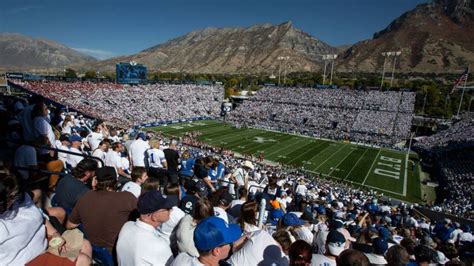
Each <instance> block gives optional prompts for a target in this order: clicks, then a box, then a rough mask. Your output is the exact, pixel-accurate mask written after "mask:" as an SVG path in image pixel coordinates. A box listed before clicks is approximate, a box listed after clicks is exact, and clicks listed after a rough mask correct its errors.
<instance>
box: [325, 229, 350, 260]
mask: <svg viewBox="0 0 474 266" xmlns="http://www.w3.org/2000/svg"><path fill="white" fill-rule="evenodd" d="M345 243H346V238H345V237H344V235H343V234H342V233H341V232H339V231H337V230H331V231H329V234H328V236H327V238H326V244H327V246H328V251H329V253H330V254H332V255H334V256H339V254H341V253H342V252H343V251H344V249H345Z"/></svg>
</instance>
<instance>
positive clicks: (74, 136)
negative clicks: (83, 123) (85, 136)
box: [69, 135, 82, 142]
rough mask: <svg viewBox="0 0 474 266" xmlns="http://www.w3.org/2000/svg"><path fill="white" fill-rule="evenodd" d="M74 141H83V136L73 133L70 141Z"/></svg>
mask: <svg viewBox="0 0 474 266" xmlns="http://www.w3.org/2000/svg"><path fill="white" fill-rule="evenodd" d="M74 141H79V142H80V141H82V138H81V137H80V136H78V135H71V136H70V137H69V142H74Z"/></svg>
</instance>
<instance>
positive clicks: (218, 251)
mask: <svg viewBox="0 0 474 266" xmlns="http://www.w3.org/2000/svg"><path fill="white" fill-rule="evenodd" d="M241 234H242V230H240V228H239V226H238V225H236V224H227V223H226V222H225V221H224V220H222V219H219V218H217V217H208V218H206V219H204V220H203V221H201V222H200V223H199V224H198V225H197V227H196V229H195V231H194V243H195V245H196V248H197V250H198V252H199V257H197V258H196V257H192V256H190V255H189V254H187V253H181V254H180V255H179V256H178V257H176V259H175V261H174V262H173V264H172V265H176V266H180V265H212V266H217V265H219V261H221V260H224V259H226V258H227V257H228V256H229V252H230V251H231V249H232V245H231V244H232V243H234V242H236V241H237V240H239V239H240V237H241Z"/></svg>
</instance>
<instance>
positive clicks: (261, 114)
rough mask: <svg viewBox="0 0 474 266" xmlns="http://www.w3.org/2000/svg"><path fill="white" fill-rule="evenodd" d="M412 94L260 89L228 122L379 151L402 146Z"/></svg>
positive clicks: (411, 113)
mask: <svg viewBox="0 0 474 266" xmlns="http://www.w3.org/2000/svg"><path fill="white" fill-rule="evenodd" d="M414 104H415V94H414V93H413V92H406V91H405V92H395V91H386V92H381V91H352V90H342V89H326V90H324V89H322V90H315V89H313V88H263V89H261V90H259V91H258V92H257V94H256V95H255V97H253V98H252V99H251V100H250V101H246V102H245V103H244V105H243V106H241V108H239V109H238V110H236V111H234V112H232V113H231V114H230V116H229V118H228V119H229V120H230V121H234V122H236V123H244V124H246V125H250V126H256V127H260V128H267V129H275V130H279V131H289V132H298V133H303V134H309V135H311V136H317V137H324V138H330V139H350V140H355V141H361V142H366V143H373V144H378V145H393V144H395V143H398V142H401V141H402V140H406V139H407V138H408V137H409V134H410V129H411V120H412V116H413V110H414Z"/></svg>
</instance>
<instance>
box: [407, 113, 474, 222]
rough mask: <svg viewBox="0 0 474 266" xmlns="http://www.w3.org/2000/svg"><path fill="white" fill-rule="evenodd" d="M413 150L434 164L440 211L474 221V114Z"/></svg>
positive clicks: (437, 207)
mask: <svg viewBox="0 0 474 266" xmlns="http://www.w3.org/2000/svg"><path fill="white" fill-rule="evenodd" d="M413 148H414V149H415V150H416V151H417V152H419V153H420V154H424V155H425V156H426V157H428V158H431V159H432V161H433V162H434V169H436V171H435V176H434V178H437V179H438V182H439V188H438V189H439V190H440V193H439V194H440V196H442V197H441V198H442V199H443V201H442V202H440V203H439V204H437V206H436V207H434V209H435V210H437V211H442V212H445V213H451V214H453V215H456V216H461V217H465V218H469V219H474V196H473V193H472V191H473V190H474V114H472V113H466V114H464V115H463V116H462V117H461V118H460V120H459V121H457V122H454V123H453V125H452V126H451V127H449V128H447V129H446V130H442V131H439V132H437V133H436V134H434V135H431V136H429V137H421V138H418V139H417V143H415V144H414V145H413Z"/></svg>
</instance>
